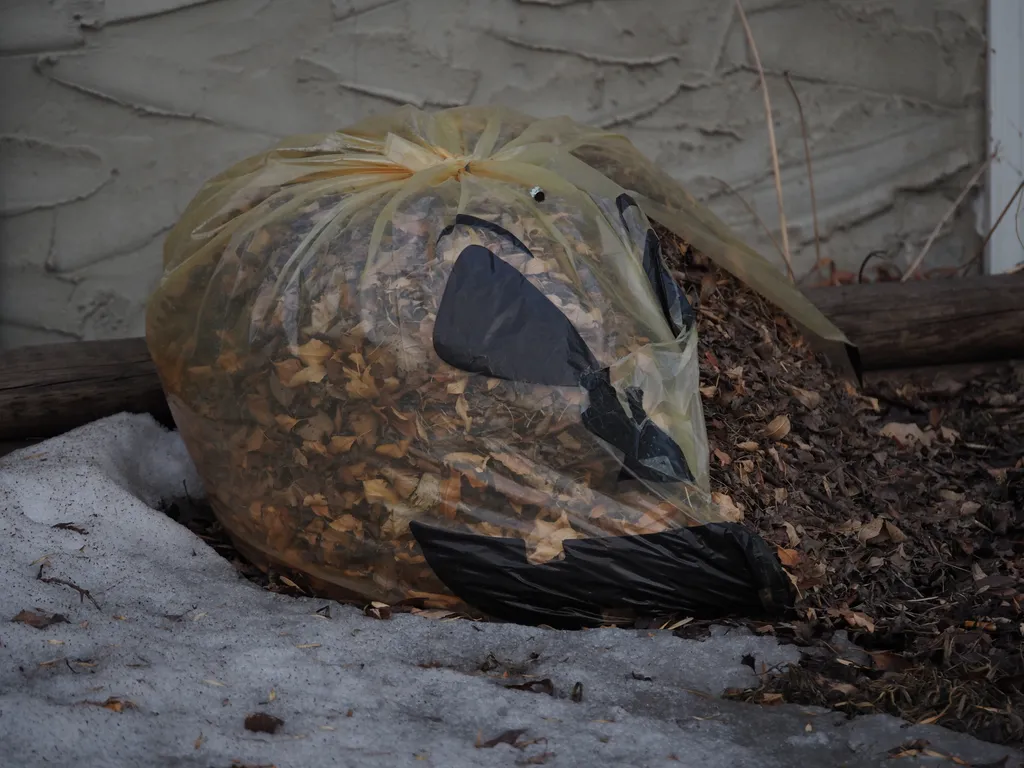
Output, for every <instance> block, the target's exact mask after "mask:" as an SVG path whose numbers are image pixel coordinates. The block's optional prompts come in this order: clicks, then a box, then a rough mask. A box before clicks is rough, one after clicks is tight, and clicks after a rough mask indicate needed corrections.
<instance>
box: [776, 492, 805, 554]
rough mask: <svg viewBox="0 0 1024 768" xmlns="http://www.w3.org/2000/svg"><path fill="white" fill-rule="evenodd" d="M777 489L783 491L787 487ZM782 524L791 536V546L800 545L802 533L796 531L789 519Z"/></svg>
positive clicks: (788, 535) (789, 536)
mask: <svg viewBox="0 0 1024 768" xmlns="http://www.w3.org/2000/svg"><path fill="white" fill-rule="evenodd" d="M776 490H777V491H783V490H785V489H784V488H777V489H776ZM776 501H778V495H776ZM782 525H783V526H785V528H786V536H787V537H788V538H789V546H791V547H796V546H797V545H799V544H800V535H799V534H798V533H797V532H796V527H795V526H794V525H793V524H792V523H790V522H788V521H784V522H783V523H782Z"/></svg>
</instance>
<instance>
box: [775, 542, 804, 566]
mask: <svg viewBox="0 0 1024 768" xmlns="http://www.w3.org/2000/svg"><path fill="white" fill-rule="evenodd" d="M775 551H776V553H777V554H778V556H779V561H780V562H781V563H782V564H783V565H784V566H786V567H787V568H795V567H796V566H797V564H799V562H800V553H799V552H797V551H796V550H795V549H783V548H782V547H776V548H775Z"/></svg>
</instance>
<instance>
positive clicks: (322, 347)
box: [296, 339, 334, 367]
mask: <svg viewBox="0 0 1024 768" xmlns="http://www.w3.org/2000/svg"><path fill="white" fill-rule="evenodd" d="M332 354H334V350H333V349H331V347H330V345H328V344H325V343H324V342H322V341H320V339H310V340H309V341H307V342H306V343H305V344H303V345H302V346H301V347H299V348H298V350H296V356H297V357H298V358H299V359H300V360H301V361H302V362H303V363H305V364H306V365H308V366H316V367H320V366H322V365H323V364H324V362H325V361H326V360H327V358H329V357H330V356H331V355H332Z"/></svg>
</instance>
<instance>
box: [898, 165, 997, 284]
mask: <svg viewBox="0 0 1024 768" xmlns="http://www.w3.org/2000/svg"><path fill="white" fill-rule="evenodd" d="M995 157H996V156H995V154H992V155H990V156H989V158H988V159H987V160H985V162H984V163H982V164H981V167H980V168H979V169H978V170H977V171H975V173H974V175H973V176H971V180H970V181H968V182H967V186H965V187H964V188H963V191H962V192H960V195H959V196H958V197H957V199H956V200H954V201H953V204H952V205H951V206H949V208H948V209H947V210H946V213H945V214H944V215H943V217H942V218H941V219H939V223H938V224H936V225H935V229H933V230H932V233H931V235H929V236H928V240H927V241H925V244H924V248H922V249H921V252H920V253H918V254H917V257H916V258H915V259H914V261H913V262H911V264H910V267H909V268H908V269H907V271H906V272H905V273H904V275H903V277H901V278H900V282H901V283H905V282H907V280H909V279H910V278H911V277H913V275H914V273H915V272H917V269H918V267H920V266H921V262H923V261H924V257H925V256H926V255H927V254H928V251H929V249H930V248H931V247H932V243H934V242H935V239H936V238H937V237H938V236H939V232H941V231H942V228H943V227H944V226H945V225H946V222H947V221H949V219H950V217H951V216H952V215H953V214H954V213H955V212H956V210H957V209H958V208H959V207H960V204H961V203H962V202H963V201H964V198H966V197H967V193H968V192H970V191H971V190H972V189H973V188H974V185H975V184H977V183H978V181H979V180H980V179H981V177H982V176H983V175H984V174H985V171H987V170H988V167H989V166H990V165H992V161H993V160H994V159H995Z"/></svg>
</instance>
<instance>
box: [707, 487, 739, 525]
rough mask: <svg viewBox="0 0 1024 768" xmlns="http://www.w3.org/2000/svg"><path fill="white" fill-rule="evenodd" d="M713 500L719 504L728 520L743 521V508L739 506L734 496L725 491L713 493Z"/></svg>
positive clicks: (719, 509) (723, 515) (732, 521)
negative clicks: (733, 498)
mask: <svg viewBox="0 0 1024 768" xmlns="http://www.w3.org/2000/svg"><path fill="white" fill-rule="evenodd" d="M711 500H712V501H713V502H715V503H716V504H717V505H718V511H719V513H721V515H722V519H723V520H725V521H726V522H730V523H739V522H742V521H743V508H742V507H740V506H738V505H737V504H736V502H734V501H733V500H732V497H730V496H727V495H726V494H724V493H712V494H711Z"/></svg>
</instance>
